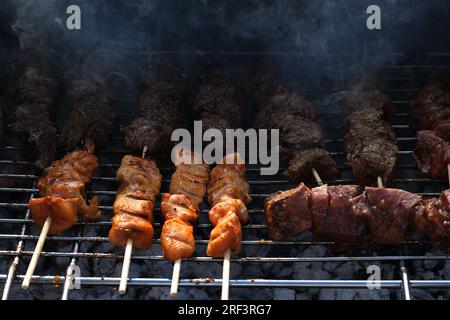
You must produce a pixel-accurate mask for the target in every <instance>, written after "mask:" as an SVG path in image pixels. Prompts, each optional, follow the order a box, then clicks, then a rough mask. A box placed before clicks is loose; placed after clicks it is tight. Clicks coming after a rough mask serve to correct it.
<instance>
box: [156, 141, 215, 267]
mask: <svg viewBox="0 0 450 320" xmlns="http://www.w3.org/2000/svg"><path fill="white" fill-rule="evenodd" d="M175 155H176V156H177V158H176V159H175V164H176V170H175V172H174V174H173V175H172V178H171V181H170V187H169V191H170V193H171V194H167V193H165V194H163V198H162V201H161V213H162V215H163V216H164V220H165V222H164V226H163V229H162V232H161V245H162V248H163V255H164V257H165V258H166V259H169V260H171V261H176V260H178V259H182V258H189V257H190V256H191V255H192V254H193V253H194V250H195V241H194V233H193V230H194V228H193V227H192V225H190V224H192V223H194V222H195V220H197V218H198V216H199V209H198V206H199V205H200V203H202V202H203V198H204V197H205V194H206V186H207V184H208V181H209V167H208V166H207V165H206V164H205V163H203V162H202V161H200V163H199V164H196V162H197V161H196V160H201V159H200V157H201V156H200V155H198V154H196V153H194V152H190V151H187V150H185V149H180V150H178V151H177V153H175Z"/></svg>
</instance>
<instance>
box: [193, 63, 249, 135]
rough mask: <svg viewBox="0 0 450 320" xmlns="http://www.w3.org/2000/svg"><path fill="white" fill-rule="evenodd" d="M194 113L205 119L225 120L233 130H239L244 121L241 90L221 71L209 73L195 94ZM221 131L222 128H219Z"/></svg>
mask: <svg viewBox="0 0 450 320" xmlns="http://www.w3.org/2000/svg"><path fill="white" fill-rule="evenodd" d="M193 107H194V112H195V113H196V114H197V115H200V114H201V119H203V117H204V118H219V119H225V120H226V121H227V124H229V125H230V126H231V127H229V128H228V129H231V128H238V127H239V126H240V124H241V122H242V119H243V112H244V98H243V95H242V92H241V90H240V89H239V88H238V87H237V86H236V84H235V83H234V82H233V81H232V80H231V79H230V78H229V77H228V76H227V75H226V74H225V73H224V72H223V71H221V70H214V71H210V72H208V73H207V74H206V75H205V76H204V77H203V79H202V80H201V84H200V86H199V88H198V90H197V92H196V93H195V96H194V101H193ZM217 129H221V128H217Z"/></svg>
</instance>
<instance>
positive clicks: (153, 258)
mask: <svg viewBox="0 0 450 320" xmlns="http://www.w3.org/2000/svg"><path fill="white" fill-rule="evenodd" d="M430 57H431V58H430V59H434V58H435V56H433V55H432V56H430ZM438 57H440V56H438ZM444 57H446V58H448V57H450V55H448V56H444ZM430 68H439V69H450V64H430V65H427V64H425V65H396V66H394V65H392V66H387V67H386V68H385V70H384V72H385V77H384V80H385V87H386V89H385V92H386V94H388V95H389V96H390V97H391V99H392V101H393V103H394V104H395V107H396V112H397V113H396V115H395V116H394V118H393V120H392V123H393V125H394V128H395V131H396V133H397V136H398V144H399V147H400V149H401V152H400V164H399V166H398V170H397V173H396V179H395V180H394V181H393V187H399V188H404V189H406V190H409V191H413V192H417V193H418V194H420V195H422V196H424V197H430V196H436V195H438V194H439V192H440V191H441V190H442V189H444V188H445V187H446V184H447V182H445V181H436V180H431V179H430V178H428V177H427V176H426V175H424V174H422V173H420V172H419V171H418V169H417V168H416V166H415V162H414V159H413V155H412V150H413V148H414V145H415V140H416V139H415V131H414V129H413V128H411V126H410V124H411V121H410V119H409V108H410V102H411V99H412V98H413V97H414V95H415V94H416V93H417V91H418V90H419V88H420V85H421V77H420V75H421V72H424V70H425V71H426V70H428V69H430ZM299 91H300V93H303V94H305V95H306V96H307V97H308V95H311V94H317V92H316V91H317V90H310V89H304V90H299ZM316 105H317V103H316ZM319 107H322V109H326V108H329V106H320V105H319ZM319 109H320V108H319ZM319 118H320V121H321V124H322V126H323V127H324V128H326V132H327V137H328V139H327V140H326V144H327V148H328V150H330V151H331V152H332V155H333V157H334V158H335V160H336V161H337V163H338V165H339V169H340V176H339V178H338V179H336V180H333V181H324V182H326V183H329V184H344V183H352V182H354V180H353V179H352V177H351V171H350V169H349V168H348V167H347V166H346V165H345V163H344V160H345V159H344V158H345V155H344V154H343V152H342V149H343V148H342V137H343V132H342V128H341V123H342V122H341V121H342V120H341V119H339V118H338V117H335V116H330V115H329V114H328V113H324V114H322V115H319ZM129 120H130V115H126V114H122V115H121V116H120V122H121V123H122V124H125V123H127V122H128V121H129ZM11 141H12V142H11ZM21 151H22V147H21V146H20V144H18V143H16V142H15V140H14V139H12V140H8V142H7V143H6V144H4V145H2V147H1V149H0V155H1V158H0V168H1V169H0V182H1V184H0V239H1V241H0V261H2V260H3V261H4V262H5V263H4V264H3V265H2V264H0V284H1V285H0V291H1V290H2V291H3V295H2V297H3V299H8V298H9V297H10V296H11V290H12V288H13V287H14V286H16V287H17V286H18V283H20V282H21V281H22V280H23V278H24V271H25V268H26V265H27V264H28V262H29V259H30V257H31V255H32V253H33V249H34V245H35V243H36V241H37V239H38V235H39V230H38V228H37V227H36V226H34V223H33V220H32V219H31V217H30V212H29V210H28V208H27V202H28V201H29V200H30V199H31V198H33V197H35V196H37V189H36V181H37V179H38V178H39V176H38V175H36V173H35V172H34V170H33V168H32V165H31V163H30V162H29V161H27V160H24V159H23V158H22V156H21ZM126 153H127V150H126V149H125V148H124V147H123V145H122V139H121V136H120V134H119V133H118V132H117V133H116V134H115V135H114V136H113V137H112V138H111V142H110V144H109V146H108V147H107V148H103V149H101V150H99V152H98V155H99V160H100V168H99V171H98V173H97V174H96V176H95V177H94V178H93V179H92V183H91V185H90V188H89V190H88V196H90V195H97V196H99V199H100V203H101V209H102V219H101V220H100V221H97V222H78V223H77V224H76V226H75V227H74V228H72V229H71V230H68V231H67V232H65V233H64V234H63V235H59V236H50V237H48V238H47V242H46V246H45V247H44V250H43V252H42V255H41V262H42V264H43V265H42V266H40V267H39V266H38V269H37V271H36V275H35V276H34V277H33V279H32V286H38V285H52V286H53V289H52V290H55V291H57V292H59V294H60V296H61V297H62V298H63V299H68V298H70V297H71V291H70V283H71V282H72V281H73V280H74V277H75V275H74V274H73V272H72V271H73V270H72V269H71V268H69V267H71V266H72V267H73V266H74V265H76V264H77V263H79V261H80V260H81V259H84V260H85V261H92V260H96V261H98V260H108V259H109V260H115V261H117V262H119V261H120V260H121V259H123V255H122V254H120V251H118V252H119V253H117V252H105V251H101V250H99V247H100V248H101V246H100V245H101V244H104V243H107V242H108V238H107V232H108V230H109V228H110V225H111V223H110V221H109V219H110V218H111V214H112V203H113V201H114V197H115V194H116V190H117V186H118V184H117V181H116V180H115V178H114V176H115V170H116V169H117V167H118V165H119V163H120V159H121V157H122V156H123V155H125V154H126ZM160 170H161V172H162V174H163V177H164V181H163V182H164V183H163V191H166V190H167V187H168V182H169V179H170V175H171V172H172V170H173V168H172V167H171V166H169V165H168V166H162V167H161V168H160ZM258 170H259V169H258V167H252V166H250V167H249V171H248V179H249V183H250V185H251V188H252V192H253V194H252V197H253V199H254V200H253V202H252V203H251V204H250V206H249V209H250V222H249V224H248V225H246V226H244V227H243V237H244V238H243V242H242V243H243V252H242V254H241V255H240V256H235V257H232V260H231V262H232V266H233V265H234V264H241V265H247V264H257V265H260V264H274V265H276V266H277V268H278V266H281V267H283V266H285V267H287V268H289V267H290V266H291V265H292V264H293V263H326V262H358V263H361V262H374V263H375V262H376V263H390V264H395V265H396V270H397V271H396V277H395V278H394V279H382V280H381V281H380V283H379V285H380V288H384V289H397V290H402V291H403V293H404V294H403V296H404V298H405V299H411V298H412V297H411V289H413V288H437V289H439V288H440V289H449V288H450V279H449V280H415V279H413V278H411V277H410V276H409V273H408V269H409V267H410V266H411V265H412V263H413V262H414V261H426V260H436V261H448V260H450V255H449V254H448V252H441V253H439V254H438V253H433V254H430V252H431V251H430V245H429V243H428V242H427V241H426V240H422V239H420V238H419V239H409V240H408V241H405V242H404V243H403V244H402V245H401V246H398V247H395V248H388V249H385V248H379V247H377V248H374V247H372V246H370V247H369V248H368V249H366V250H364V251H358V252H356V253H352V255H348V254H333V253H328V254H327V255H325V256H322V257H313V256H302V255H300V256H292V255H290V254H289V252H290V249H291V248H299V247H308V246H312V245H329V244H332V243H330V242H323V241H314V240H304V239H301V238H300V239H297V238H294V239H293V240H291V241H273V240H269V239H268V233H267V226H266V223H265V219H264V215H263V200H264V198H265V197H266V196H267V195H269V194H271V193H272V192H274V191H277V190H286V189H288V188H291V187H293V186H294V185H293V184H292V183H288V182H287V181H286V180H285V179H284V178H283V177H282V176H281V175H277V176H269V177H267V176H266V177H264V176H260V175H259V171H258ZM311 186H313V184H311ZM158 211H159V209H158V208H156V216H159V215H158ZM207 212H208V207H207V206H203V207H202V208H201V213H202V217H201V219H200V221H199V223H198V224H196V225H195V236H196V245H197V249H196V252H195V254H194V256H193V257H192V258H190V259H187V261H186V262H183V263H193V264H202V265H203V264H211V263H213V262H221V260H220V259H213V258H210V257H206V256H205V245H206V244H207V242H208V236H209V232H210V230H211V225H210V223H209V222H208V220H207ZM154 226H155V230H156V232H155V241H154V245H153V247H154V249H153V250H151V251H148V252H146V251H144V252H135V253H134V254H133V256H132V265H131V269H133V265H134V264H139V263H142V262H149V263H151V264H159V263H164V260H163V257H162V255H161V254H160V253H159V254H155V252H158V250H159V249H160V248H159V247H160V246H159V240H158V238H159V232H160V228H161V220H159V219H158V218H156V221H155V223H154ZM255 247H266V248H268V249H267V251H265V252H267V254H266V255H265V256H260V255H256V254H255V252H256V253H257V252H258V251H257V250H249V248H255ZM86 248H87V249H86ZM159 252H160V250H159ZM374 252H377V254H374ZM380 253H385V254H381V255H379V254H380ZM55 259H58V263H59V265H60V267H59V268H56V269H51V268H50V269H48V268H47V267H48V266H47V267H46V265H45V264H46V263H47V262H48V263H49V264H51V263H54V261H55ZM61 261H64V263H61ZM232 268H233V267H232ZM49 270H52V273H51V274H48V272H49ZM55 270H56V271H55ZM77 281H79V283H80V284H81V286H82V289H81V290H83V288H86V287H93V286H108V287H113V288H115V287H117V286H118V285H119V282H120V278H119V273H115V274H114V273H113V272H111V274H109V275H107V276H96V275H95V274H90V275H88V276H85V275H83V274H82V275H80V276H79V277H77ZM170 284H171V279H170V278H167V277H158V275H154V276H146V277H133V276H131V277H130V279H129V281H128V285H129V286H130V287H135V288H146V287H170ZM220 286H221V279H220V274H214V273H211V274H197V275H196V277H191V278H185V277H183V274H182V277H181V279H180V287H202V288H211V287H213V288H215V287H220ZM230 287H231V292H232V291H233V288H242V287H245V288H267V287H277V288H296V289H304V288H341V289H350V288H359V289H367V281H366V280H365V279H364V278H361V279H350V280H347V279H345V280H341V279H323V280H321V279H319V280H313V279H295V278H288V279H280V278H275V277H270V276H269V275H264V277H261V278H248V277H247V278H246V277H244V276H239V277H238V278H237V279H231V280H230Z"/></svg>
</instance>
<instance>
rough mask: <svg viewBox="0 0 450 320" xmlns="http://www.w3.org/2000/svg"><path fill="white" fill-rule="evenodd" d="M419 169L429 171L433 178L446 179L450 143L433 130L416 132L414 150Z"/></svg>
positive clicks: (449, 159)
mask: <svg viewBox="0 0 450 320" xmlns="http://www.w3.org/2000/svg"><path fill="white" fill-rule="evenodd" d="M414 156H415V158H416V161H417V164H418V166H419V169H420V170H422V172H424V173H429V174H430V175H431V177H432V178H433V179H439V178H440V179H447V177H448V173H447V165H448V164H449V163H450V145H449V144H448V142H446V141H444V140H443V139H441V138H440V137H438V136H437V135H436V133H435V132H434V131H430V130H422V131H419V132H417V145H416V149H415V150H414Z"/></svg>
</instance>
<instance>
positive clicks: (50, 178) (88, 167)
mask: <svg viewBox="0 0 450 320" xmlns="http://www.w3.org/2000/svg"><path fill="white" fill-rule="evenodd" d="M86 146H87V150H86V151H73V152H71V153H69V154H67V155H66V156H64V158H62V159H61V160H57V161H55V162H53V164H52V165H51V166H50V167H48V168H46V169H45V170H44V176H43V177H42V178H40V179H39V181H38V183H37V187H38V189H39V194H40V195H41V198H35V199H31V200H30V202H29V203H28V206H29V208H30V210H31V215H32V216H33V218H34V221H35V222H36V224H37V225H39V226H40V227H42V226H43V225H44V223H45V220H46V219H47V217H51V218H52V224H51V227H50V230H49V234H58V233H61V232H62V231H64V230H66V229H68V228H70V227H71V226H73V225H74V224H75V222H77V220H78V219H83V220H95V219H98V218H99V216H100V211H99V209H98V201H97V197H93V198H92V199H91V200H90V203H89V204H87V202H86V199H85V185H86V183H87V182H88V181H89V180H90V179H91V177H92V174H93V173H94V171H95V170H96V169H97V167H98V164H97V158H96V157H95V155H94V154H93V152H94V146H93V145H92V143H90V142H89V141H86Z"/></svg>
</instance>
